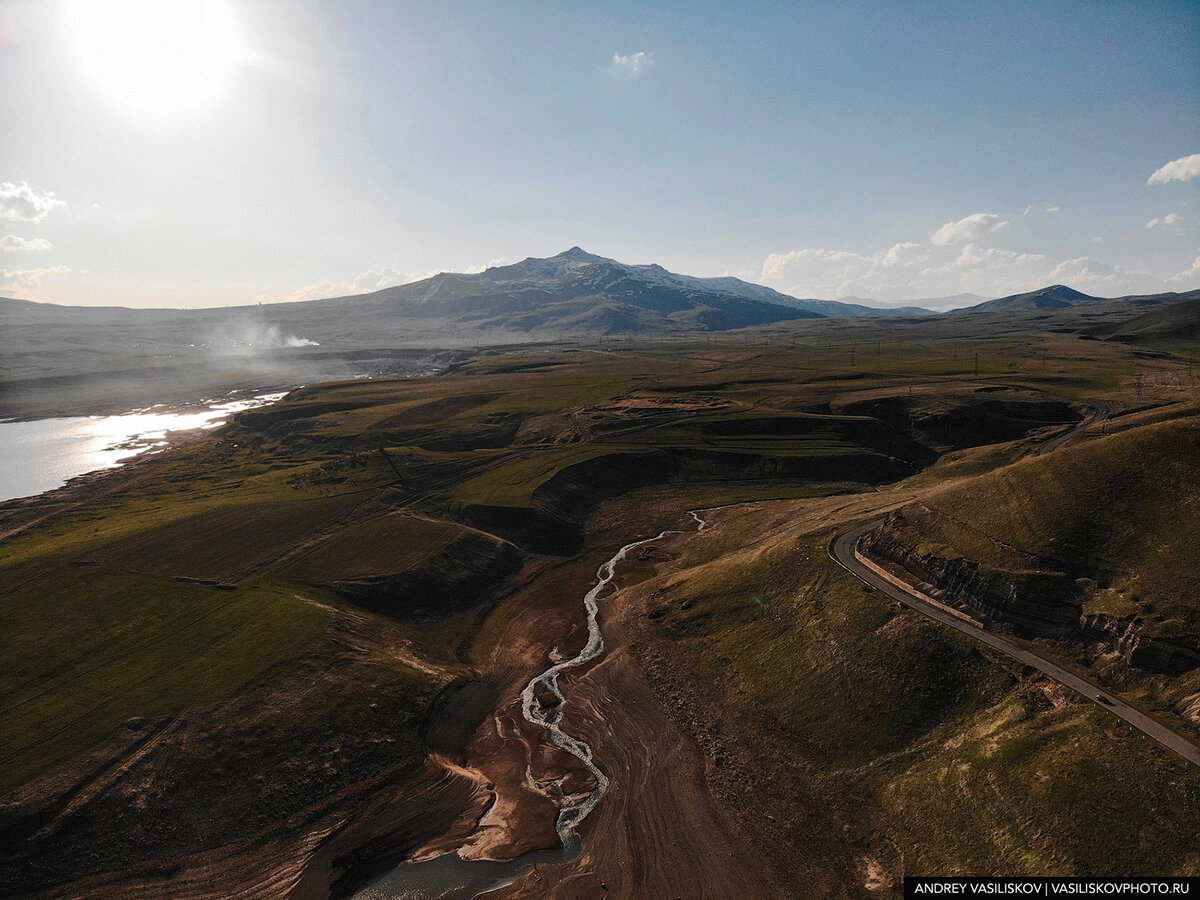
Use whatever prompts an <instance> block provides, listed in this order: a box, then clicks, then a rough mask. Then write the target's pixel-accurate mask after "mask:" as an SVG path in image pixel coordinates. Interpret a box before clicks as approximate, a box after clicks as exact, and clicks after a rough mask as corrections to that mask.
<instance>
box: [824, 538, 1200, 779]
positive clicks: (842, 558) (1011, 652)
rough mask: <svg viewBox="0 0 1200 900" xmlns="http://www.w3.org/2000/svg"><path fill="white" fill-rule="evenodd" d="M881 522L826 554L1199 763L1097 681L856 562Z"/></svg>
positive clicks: (838, 541)
mask: <svg viewBox="0 0 1200 900" xmlns="http://www.w3.org/2000/svg"><path fill="white" fill-rule="evenodd" d="M882 524H883V519H876V520H874V521H873V522H867V523H866V524H865V525H859V526H858V527H857V528H855V529H853V530H852V531H847V532H846V533H845V534H843V535H841V536H840V537H837V538H835V539H834V541H833V543H832V544H830V545H829V555H830V556H832V557H833V558H834V559H835V560H837V561H838V562H839V563H841V565H842V566H843V567H844V568H845V569H846V570H847V571H849V572H850V573H851V574H852V575H854V576H856V577H857V578H859V579H861V580H862V581H863V582H865V583H866V584H868V585H870V586H871V587H873V588H876V589H877V590H880V591H883V592H884V593H885V594H887V595H888V596H889V597H893V598H895V599H896V600H899V601H900V602H901V603H903V604H904V605H905V606H908V607H911V608H912V609H915V610H917V612H920V613H923V614H924V615H927V616H929V618H931V619H935V620H936V621H938V622H941V623H942V624H943V625H949V626H950V627H951V628H954V629H957V630H958V631H961V632H962V633H963V634H965V635H968V636H970V637H972V638H974V639H975V640H977V641H980V642H981V643H984V644H987V645H988V646H989V647H994V648H995V649H997V650H999V651H1000V652H1001V653H1004V654H1006V655H1008V656H1011V657H1012V658H1013V659H1015V660H1018V661H1020V662H1022V663H1024V664H1025V665H1027V666H1032V667H1033V668H1035V669H1037V670H1038V671H1040V672H1043V673H1045V674H1046V675H1049V676H1050V677H1051V678H1053V679H1054V680H1055V681H1058V682H1061V683H1062V684H1065V685H1066V686H1067V687H1069V688H1070V689H1071V690H1073V691H1078V692H1079V693H1080V694H1082V695H1083V696H1084V697H1086V698H1087V699H1088V700H1091V701H1092V702H1093V703H1095V704H1097V705H1098V706H1102V707H1103V708H1104V709H1106V710H1108V711H1109V712H1111V713H1112V714H1113V715H1115V716H1119V717H1120V718H1122V719H1124V720H1125V721H1126V722H1128V723H1129V724H1130V725H1132V726H1133V727H1134V728H1136V729H1137V730H1138V731H1140V732H1142V734H1144V735H1146V736H1147V737H1149V738H1152V739H1153V740H1156V741H1158V743H1160V744H1162V745H1163V746H1164V747H1166V748H1167V749H1168V750H1170V751H1171V752H1172V753H1174V754H1176V755H1177V756H1181V757H1182V758H1183V759H1185V760H1187V761H1188V762H1190V763H1193V764H1194V765H1197V766H1200V747H1197V746H1196V745H1195V744H1193V743H1192V742H1191V741H1189V740H1188V739H1187V738H1185V737H1183V735H1181V734H1178V733H1176V732H1174V731H1172V730H1171V729H1170V728H1168V727H1167V726H1165V725H1163V724H1162V723H1161V722H1158V721H1157V720H1155V719H1152V718H1150V717H1149V716H1147V715H1146V714H1145V713H1142V712H1139V711H1138V710H1137V709H1135V708H1134V707H1132V706H1130V705H1129V704H1128V703H1126V702H1125V701H1124V700H1122V699H1121V698H1120V697H1117V696H1114V695H1112V694H1109V693H1108V692H1107V691H1105V690H1104V689H1103V688H1101V687H1100V686H1099V685H1096V684H1093V683H1092V682H1090V681H1086V680H1084V679H1083V678H1080V677H1079V676H1078V675H1076V674H1074V673H1072V672H1068V671H1067V670H1066V669H1064V668H1062V667H1061V666H1057V665H1055V664H1054V663H1052V662H1050V660H1048V659H1044V658H1042V657H1041V656H1038V655H1037V654H1036V653H1031V652H1030V651H1028V650H1024V649H1022V648H1020V647H1018V646H1017V645H1016V644H1015V643H1013V642H1012V641H1010V640H1008V639H1007V638H1004V637H1001V636H999V635H996V634H992V633H991V632H989V631H984V630H983V629H982V628H980V627H979V626H978V625H975V624H973V623H971V622H967V621H966V620H964V619H960V618H958V617H957V616H955V615H953V614H952V613H949V612H947V611H946V610H945V609H944V608H942V607H941V606H940V605H937V604H936V603H935V602H934V601H932V600H931V598H929V597H926V596H925V595H924V594H922V593H920V592H919V591H917V590H916V588H909V589H908V590H905V589H902V588H900V587H898V586H896V585H894V584H892V583H891V582H890V581H886V580H884V579H883V578H882V577H881V576H880V575H877V574H876V573H875V572H873V571H871V570H870V569H869V568H867V567H866V566H865V565H863V564H862V563H861V562H859V560H858V559H857V558H856V557H855V555H854V547H855V545H856V544H857V543H858V539H859V538H861V537H862V536H863V535H864V534H866V533H867V532H868V531H873V530H875V529H876V528H878V527H879V526H880V525H882ZM1100 696H1103V697H1104V698H1105V699H1106V700H1107V702H1104V701H1101V700H1099V699H1098V697H1100Z"/></svg>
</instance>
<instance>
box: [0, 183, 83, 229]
mask: <svg viewBox="0 0 1200 900" xmlns="http://www.w3.org/2000/svg"><path fill="white" fill-rule="evenodd" d="M66 205H67V204H65V203H63V201H61V200H58V199H56V198H55V196H54V194H52V193H46V194H39V193H37V192H36V191H35V190H34V189H33V188H31V187H30V186H29V185H28V184H27V183H25V182H24V181H22V182H21V183H20V184H13V183H12V182H11V181H4V182H0V219H8V220H10V221H19V222H40V221H42V219H44V218H46V216H48V215H49V214H50V213H51V212H52V211H54V210H55V209H57V208H58V207H60V206H63V207H65V206H66Z"/></svg>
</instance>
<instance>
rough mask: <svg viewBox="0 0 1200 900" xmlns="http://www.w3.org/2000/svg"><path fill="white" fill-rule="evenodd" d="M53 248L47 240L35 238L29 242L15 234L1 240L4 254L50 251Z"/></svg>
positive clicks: (0, 248) (0, 245)
mask: <svg viewBox="0 0 1200 900" xmlns="http://www.w3.org/2000/svg"><path fill="white" fill-rule="evenodd" d="M51 246H52V245H51V243H50V242H49V241H48V240H46V239H45V238H34V239H33V240H31V241H27V240H25V238H23V237H17V236H16V235H15V234H6V235H5V236H4V237H2V238H0V251H3V252H4V253H13V252H15V251H18V250H28V251H36V250H49V249H50V247H51Z"/></svg>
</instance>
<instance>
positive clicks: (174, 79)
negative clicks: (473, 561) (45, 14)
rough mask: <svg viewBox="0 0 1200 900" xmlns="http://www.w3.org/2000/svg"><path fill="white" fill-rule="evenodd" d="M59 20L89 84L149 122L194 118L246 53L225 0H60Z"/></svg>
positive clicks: (170, 123)
mask: <svg viewBox="0 0 1200 900" xmlns="http://www.w3.org/2000/svg"><path fill="white" fill-rule="evenodd" d="M63 21H64V24H65V26H66V32H67V36H68V39H69V41H70V44H71V47H72V50H73V52H74V55H75V59H76V61H77V63H78V65H79V69H80V73H81V75H82V77H83V78H84V80H85V81H86V82H87V84H88V86H89V87H90V88H92V89H93V90H95V91H96V92H97V93H98V94H99V95H100V96H101V97H103V98H104V99H105V100H106V101H107V102H109V103H110V104H112V105H113V106H114V107H115V108H116V109H117V111H119V112H120V113H122V114H123V115H126V116H128V117H129V118H131V119H133V120H134V121H135V122H137V123H139V124H141V125H145V126H148V127H168V128H171V127H177V126H180V125H185V124H187V123H189V122H192V121H195V120H196V119H197V118H198V117H199V116H200V115H201V114H202V113H204V112H205V111H207V110H208V109H210V108H211V107H212V106H214V105H215V104H216V103H217V102H218V101H219V100H221V99H222V97H223V96H225V95H226V94H227V93H228V91H229V89H230V87H231V86H232V83H233V79H234V76H235V75H236V73H237V70H238V68H239V66H240V65H241V64H242V63H243V62H244V60H245V55H246V54H245V47H244V44H243V41H242V35H241V30H240V28H239V26H238V22H237V20H236V18H235V16H234V13H233V10H232V8H231V6H230V4H229V3H228V2H227V0H66V2H65V3H64V6H63Z"/></svg>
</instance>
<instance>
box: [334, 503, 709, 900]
mask: <svg viewBox="0 0 1200 900" xmlns="http://www.w3.org/2000/svg"><path fill="white" fill-rule="evenodd" d="M717 508H719V507H717ZM701 512H707V510H691V511H690V512H689V513H688V515H689V516H691V517H692V519H693V520H694V521H695V522H696V531H703V530H704V528H705V526H706V525H707V524H708V523H707V522H705V520H704V519H702V518H700V513H701ZM686 533H687V532H685V531H681V530H672V529H666V530H664V531H660V532H659V533H658V534H656V535H655V536H654V537H648V538H642V539H641V540H637V541H631V542H630V543H628V544H626V545H625V546H624V547H622V548H621V549H620V550H618V551H617V552H616V553H614V554H613V555H612V556H611V557H610V558H609V559H608V560H607V561H606V562H604V563H603V564H602V565H601V566H600V568H599V569H597V570H596V584H595V585H594V586H593V587H592V589H591V590H590V591H588V592H587V594H585V595H584V598H583V606H584V610H585V612H586V613H587V632H588V638H587V642H586V643H585V644H584V645H583V649H582V650H580V651H579V652H578V653H576V654H575V655H574V656H572V657H570V658H569V659H563V658H562V657H561V656H560V655H559V652H558V648H557V647H556V648H554V650H552V651H551V652H550V660H551V662H552V663H553V665H551V666H550V667H549V668H548V669H546V670H545V671H544V672H542V673H541V674H540V675H538V676H537V677H535V678H533V679H532V680H531V681H530V682H529V684H527V685H526V686H525V689H524V690H523V691H522V692H521V713H522V715H524V717H525V719H526V720H527V721H529V722H531V723H533V724H534V725H537V726H539V727H540V728H543V729H545V730H546V731H547V732H548V733H549V735H550V740H551V742H552V743H554V745H555V746H557V747H560V748H562V749H563V750H565V751H566V752H567V753H570V754H571V755H572V756H574V757H575V758H576V759H578V760H579V761H580V762H582V763H583V765H584V767H585V768H586V769H587V770H588V772H590V773H591V775H592V777H593V779H594V780H595V787H593V788H592V790H591V791H590V792H589V793H587V794H585V795H581V796H577V797H570V798H567V799H566V800H564V801H563V802H562V804H561V805H560V806H559V809H558V820H557V822H556V828H557V831H558V836H559V839H560V840H561V842H562V846H561V847H560V848H555V849H552V850H538V851H535V852H532V853H527V854H525V855H524V856H519V857H517V858H516V859H512V860H502V861H491V860H468V859H462V858H461V857H460V856H458V854H457V853H447V854H444V855H443V856H439V857H436V858H434V859H430V860H425V861H422V862H417V863H406V864H402V865H400V866H397V867H396V868H395V869H392V870H391V871H390V872H388V873H387V874H386V875H383V876H382V877H380V878H377V879H376V880H375V881H373V882H371V884H369V885H368V886H367V887H365V888H363V889H362V890H360V891H359V892H358V893H356V894H355V895H354V900H472V898H474V897H479V896H482V895H485V894H488V893H490V892H491V891H495V890H499V889H500V888H502V887H504V886H505V885H509V884H512V883H513V882H514V881H516V880H517V879H518V878H520V877H521V876H522V875H524V874H525V873H526V872H528V871H529V870H530V869H532V868H533V867H534V866H535V865H541V864H554V863H564V862H569V861H570V860H571V859H573V858H574V857H575V856H576V855H577V854H578V853H579V850H580V840H579V834H578V828H579V825H580V823H582V822H583V820H584V819H586V818H587V817H588V815H589V814H590V813H591V811H592V810H593V809H595V808H596V804H597V803H599V802H600V799H601V798H602V797H603V796H604V792H605V791H606V790H607V789H608V784H609V780H608V776H607V775H606V774H605V773H604V771H603V770H602V769H601V768H600V767H599V766H597V765H596V763H595V761H594V760H593V759H592V748H591V747H589V746H588V745H587V744H586V743H585V742H584V741H583V740H581V739H580V738H577V737H574V736H572V735H570V734H567V732H565V731H563V729H562V728H561V727H560V726H559V723H560V722H561V721H562V717H563V708H564V707H565V706H566V698H565V697H564V696H563V693H562V690H561V689H560V688H559V686H558V676H559V675H561V674H562V673H563V672H565V671H567V670H568V669H573V668H576V667H578V666H582V665H585V664H586V663H589V662H591V661H592V660H593V659H596V658H597V657H598V656H600V655H601V654H602V653H603V652H604V635H603V633H602V632H601V630H600V623H599V621H598V619H597V615H598V613H599V611H600V601H601V600H609V599H611V598H612V597H613V596H615V595H616V594H617V593H618V592H620V590H621V589H620V588H619V587H616V586H615V585H614V583H613V579H614V578H615V577H616V566H617V563H619V562H620V561H621V560H623V559H624V558H625V557H626V556H627V555H628V554H629V552H630V551H631V550H634V549H636V548H638V547H643V546H645V545H646V544H653V543H654V542H655V541H660V540H662V539H663V538H664V537H666V536H667V535H669V534H686ZM610 587H613V588H614V590H612V591H611V592H610V593H607V594H606V593H605V591H606V590H608V588H610ZM547 691H548V692H549V693H551V694H553V695H554V696H555V697H556V698H557V700H558V702H557V703H553V704H549V705H546V704H543V703H541V702H539V695H540V694H542V693H543V692H547Z"/></svg>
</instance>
